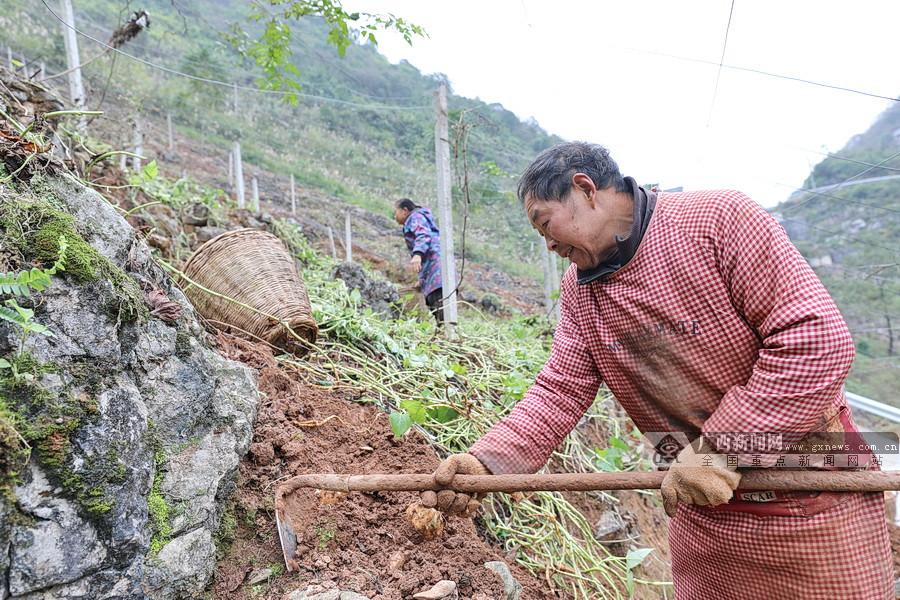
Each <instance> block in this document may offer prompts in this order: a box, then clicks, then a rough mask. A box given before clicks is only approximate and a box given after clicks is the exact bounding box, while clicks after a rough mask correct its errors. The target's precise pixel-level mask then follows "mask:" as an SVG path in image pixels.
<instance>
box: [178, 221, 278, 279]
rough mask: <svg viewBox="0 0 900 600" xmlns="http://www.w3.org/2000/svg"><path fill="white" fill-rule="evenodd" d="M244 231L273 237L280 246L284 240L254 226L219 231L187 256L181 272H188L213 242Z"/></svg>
mask: <svg viewBox="0 0 900 600" xmlns="http://www.w3.org/2000/svg"><path fill="white" fill-rule="evenodd" d="M246 233H255V234H259V235H263V236H266V237H270V238H274V239H276V240H278V242H279V243H280V244H281V245H282V246H284V242H282V241H281V238H280V237H278V236H277V235H275V234H274V233H271V232H269V231H266V230H264V229H256V228H254V227H241V228H240V229H231V230H229V231H226V232H224V233H220V234H219V235H217V236H216V237H214V238H212V239H209V240H207V241H205V242H203V244H201V245H200V247H199V248H197V249H196V250H194V252H193V253H192V254H191V256H190V258H188V260H187V262H186V263H184V266H183V267H182V268H181V270H182V272H184V273H189V272H190V267H191V264H192V263H193V262H194V260H195V259H196V258H197V257H198V256H200V255H202V254H203V252H204V251H205V250H207V249H208V248H209V247H211V246H212V244H213V243H214V242H220V241H222V240H223V239H224V238H227V237H234V236H237V235H240V234H246ZM285 249H287V246H285ZM288 253H290V250H288Z"/></svg>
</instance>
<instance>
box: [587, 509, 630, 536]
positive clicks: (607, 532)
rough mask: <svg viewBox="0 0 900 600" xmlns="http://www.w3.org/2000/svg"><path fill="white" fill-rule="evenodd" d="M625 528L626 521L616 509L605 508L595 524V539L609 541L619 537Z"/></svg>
mask: <svg viewBox="0 0 900 600" xmlns="http://www.w3.org/2000/svg"><path fill="white" fill-rule="evenodd" d="M624 530H625V522H624V521H622V517H620V516H619V513H617V512H616V511H614V510H605V511H603V514H601V515H600V518H599V519H597V523H596V524H595V525H594V539H596V540H597V541H598V542H609V541H612V540H614V539H616V538H617V537H621V536H620V534H621V533H622V531H624Z"/></svg>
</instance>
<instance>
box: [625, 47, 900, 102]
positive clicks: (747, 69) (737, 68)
mask: <svg viewBox="0 0 900 600" xmlns="http://www.w3.org/2000/svg"><path fill="white" fill-rule="evenodd" d="M624 49H625V50H630V51H632V52H638V53H642V54H651V55H655V56H665V57H666V58H674V59H675V60H683V61H687V62H693V63H700V64H703V65H713V66H719V63H717V62H715V61H712V60H706V59H703V58H692V57H690V56H679V55H677V54H669V53H668V52H660V51H658V50H646V49H643V48H632V47H626V48H624ZM722 68H723V69H731V70H733V71H744V72H747V73H756V74H757V75H764V76H766V77H773V78H775V79H785V80H788V81H796V82H799V83H807V84H809V85H815V86H818V87H824V88H828V89H832V90H839V91H842V92H851V93H853V94H861V95H863V96H869V97H871V98H881V99H882V100H890V101H891V102H897V101H898V100H900V99H898V98H896V97H894V96H884V95H882V94H875V93H872V92H866V91H863V90H857V89H854V88H849V87H846V86H842V85H833V84H830V83H823V82H821V81H812V80H811V79H803V78H802V77H793V76H791V75H782V74H780V73H771V72H769V71H763V70H761V69H753V68H751V67H740V66H738V65H729V64H725V63H722Z"/></svg>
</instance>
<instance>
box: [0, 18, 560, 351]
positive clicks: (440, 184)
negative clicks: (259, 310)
mask: <svg viewBox="0 0 900 600" xmlns="http://www.w3.org/2000/svg"><path fill="white" fill-rule="evenodd" d="M61 2H62V8H63V11H62V13H63V14H62V20H63V21H64V22H63V24H62V25H63V27H62V30H63V36H64V40H65V46H66V62H67V70H66V71H65V72H66V73H67V74H68V78H69V96H70V99H71V101H72V104H73V105H74V107H75V109H76V110H83V109H84V106H85V91H84V85H83V83H82V79H81V62H80V57H79V53H78V39H77V36H76V34H75V29H74V27H75V15H74V10H73V8H72V2H71V0H61ZM6 54H7V62H8V64H9V66H10V69H12V70H15V67H16V64H15V61H14V59H13V51H12V48H11V47H10V46H7V50H6ZM21 62H22V65H23V66H22V68H23V69H25V73H26V75H27V74H28V71H27V65H28V61H27V60H26V59H25V57H24V56H22V61H21ZM40 70H41V73H42V74H41V79H43V78H44V75H43V73H44V65H43V63H41V68H40ZM232 110H233V111H234V114H235V115H237V114H238V85H237V83H234V84H233V86H232ZM434 113H435V136H434V138H435V167H436V172H437V204H438V223H439V224H440V228H441V273H442V278H443V280H444V282H445V285H444V293H445V297H444V298H443V303H444V319H445V325H446V326H445V328H444V331H445V332H446V334H447V335H448V337H451V338H452V337H454V336H455V327H456V324H457V321H458V318H457V295H458V294H457V288H458V281H457V276H456V261H455V253H454V244H453V220H452V206H451V190H452V179H451V168H450V140H449V119H448V110H447V86H446V85H445V84H444V83H441V84H440V85H439V86H438V89H437V90H435V92H434ZM86 128H87V124H86V120H85V119H84V118H83V117H82V118H81V119H79V124H78V127H77V129H78V131H80V132H82V133H85V132H86ZM173 129H174V127H173V123H172V115H171V114H167V115H166V130H167V148H168V150H169V151H170V152H171V151H172V150H173V149H174V145H175V142H174V131H173ZM143 145H144V139H143V127H142V123H141V120H140V118H139V117H137V116H136V117H135V118H134V136H133V146H134V147H133V154H134V156H132V157H131V161H132V167H133V168H134V170H135V171H140V170H141V166H142V165H141V156H142V152H143ZM120 160H121V161H122V162H121V163H120V166H122V167H123V170H124V168H125V167H126V166H127V163H126V156H125V155H122V157H121V158H120ZM228 174H229V186H230V187H233V190H234V193H235V196H236V201H237V205H238V207H239V208H246V193H245V188H244V173H243V163H242V160H241V144H240V142H239V141H235V142H234V146H233V148H232V150H231V152H230V154H229V158H228ZM251 190H252V206H251V208H253V209H254V210H259V183H258V180H257V178H256V177H253V178H251ZM290 190H291V214H296V209H297V205H296V196H295V186H294V178H293V175H291V185H290ZM328 238H329V245H330V246H331V251H332V256H335V257H336V255H337V252H336V251H335V245H334V232H333V231H332V229H331V228H330V227H329V229H328ZM344 248H345V259H346V260H347V261H348V262H350V261H352V260H353V246H352V240H351V223H350V212H349V211H347V212H346V213H345V218H344ZM544 252H546V249H545V250H544ZM544 264H545V268H544V279H545V282H547V283H546V284H545V296H546V298H545V300H546V301H547V316H548V317H552V316H553V314H554V313H555V315H556V318H557V319H558V318H559V307H558V302H555V301H554V300H555V299H554V298H553V297H552V296H553V290H554V289H555V288H556V286H557V285H558V281H559V277H558V274H557V275H554V273H555V272H556V270H557V267H556V257H555V256H554V257H553V258H549V257H545V258H544ZM554 282H556V283H554ZM451 283H452V285H451Z"/></svg>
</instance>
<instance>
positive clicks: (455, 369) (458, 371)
mask: <svg viewBox="0 0 900 600" xmlns="http://www.w3.org/2000/svg"><path fill="white" fill-rule="evenodd" d="M450 370H451V371H453V372H454V373H456V374H457V375H465V374H466V373H468V372H469V371H468V370H467V369H466V368H465V367H464V366H462V365H461V364H459V363H453V364H452V365H450Z"/></svg>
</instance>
